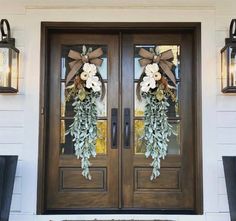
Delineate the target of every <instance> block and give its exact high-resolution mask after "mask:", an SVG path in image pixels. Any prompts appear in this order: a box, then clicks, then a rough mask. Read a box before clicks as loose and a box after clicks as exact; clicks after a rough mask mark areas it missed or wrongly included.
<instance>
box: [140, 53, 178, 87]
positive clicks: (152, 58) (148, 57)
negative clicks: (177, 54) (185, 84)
mask: <svg viewBox="0 0 236 221" xmlns="http://www.w3.org/2000/svg"><path fill="white" fill-rule="evenodd" d="M139 55H140V56H141V57H142V58H141V59H139V63H140V65H141V66H146V65H147V64H151V63H157V64H158V65H159V66H160V67H161V69H162V70H163V71H164V73H165V74H166V75H167V76H168V77H169V78H170V80H171V81H172V82H173V83H174V84H176V80H175V76H174V74H173V73H172V71H171V68H172V67H173V65H174V64H173V63H172V62H170V61H168V60H170V59H173V58H174V55H173V52H172V50H171V49H170V50H167V51H164V52H162V53H160V54H158V55H156V54H154V53H152V52H150V51H147V50H145V49H144V48H141V49H140V51H139Z"/></svg>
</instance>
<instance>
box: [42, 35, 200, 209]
mask: <svg viewBox="0 0 236 221" xmlns="http://www.w3.org/2000/svg"><path fill="white" fill-rule="evenodd" d="M116 33H117V32H116ZM49 43H50V50H49V52H48V53H49V54H50V62H49V67H50V70H49V78H48V82H47V87H48V89H49V90H48V91H49V93H48V115H47V116H46V125H47V127H46V129H47V131H48V136H47V143H46V177H45V178H46V179H45V180H46V182H45V210H46V211H48V212H49V213H50V211H69V213H70V211H84V210H85V211H92V210H95V211H108V212H109V211H111V210H114V211H116V212H121V213H122V211H126V212H127V210H130V211H134V212H135V211H136V212H137V211H139V212H140V211H143V212H145V211H150V210H151V211H161V210H162V211H163V210H165V211H184V212H183V213H185V212H187V213H188V211H189V212H194V211H195V210H196V174H195V171H196V168H195V165H196V164H195V160H196V156H195V153H196V141H195V138H194V133H195V131H194V130H195V115H196V112H195V111H196V109H195V108H194V104H195V103H194V99H193V98H194V97H195V94H194V85H195V84H194V79H195V80H196V77H194V75H193V63H192V60H193V36H192V34H191V33H188V32H173V33H172V32H168V33H165V32H163V31H162V32H157V33H150V32H148V33H146V34H145V32H140V33H135V34H128V33H125V31H124V32H120V33H117V34H94V33H53V34H51V37H50V42H49ZM83 45H86V46H90V47H92V48H93V49H96V48H98V47H102V49H103V51H104V55H103V57H102V58H103V65H102V66H101V67H100V69H99V71H100V73H101V75H102V77H103V79H104V80H105V83H106V97H105V99H104V101H103V102H99V103H98V109H99V111H98V113H99V116H98V124H97V125H98V129H99V131H100V133H101V134H100V136H99V139H98V140H97V157H96V158H92V159H91V163H92V166H91V168H90V170H91V175H92V180H86V179H85V178H84V177H83V176H82V175H81V168H80V160H78V159H76V157H75V156H74V149H73V142H72V138H71V137H70V136H68V135H67V136H65V131H66V130H67V129H68V127H69V125H70V124H71V123H72V120H73V116H74V113H73V108H72V106H71V103H68V102H65V78H66V75H67V73H68V72H69V67H68V63H69V61H70V60H69V59H68V57H67V55H68V52H69V50H70V49H73V50H76V51H81V50H82V46H83ZM156 46H159V51H160V52H162V51H165V50H168V49H172V51H173V53H174V60H173V62H174V63H175V69H173V71H174V73H175V76H176V80H177V99H178V102H177V104H174V103H173V102H171V101H170V104H171V105H170V107H169V111H168V116H169V122H170V123H171V124H172V126H173V128H174V130H175V131H176V132H177V136H172V137H171V138H170V143H169V147H168V155H167V157H166V159H165V160H162V161H161V170H160V172H161V175H160V176H159V177H158V178H157V179H155V180H152V181H151V180H150V175H151V167H150V163H151V159H146V157H145V155H144V152H145V145H144V143H143V142H142V140H141V139H140V138H141V136H142V133H143V127H144V122H143V118H144V102H143V101H138V100H137V98H136V94H135V90H136V85H137V80H138V78H139V77H140V75H141V73H142V68H141V67H140V65H139V63H138V60H139V58H140V57H139V55H138V51H139V50H140V48H141V47H143V48H145V49H147V50H149V49H150V48H155V47H156ZM114 108H116V109H117V118H118V125H117V127H118V130H117V144H116V145H115V147H112V145H111V126H112V122H111V115H112V109H114ZM127 122H128V126H129V129H128V130H126V129H127ZM127 132H128V133H127ZM200 194H201V193H200Z"/></svg>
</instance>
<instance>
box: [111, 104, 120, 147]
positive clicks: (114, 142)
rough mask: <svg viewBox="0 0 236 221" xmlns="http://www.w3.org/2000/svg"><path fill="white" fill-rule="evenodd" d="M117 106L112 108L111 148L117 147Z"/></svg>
mask: <svg viewBox="0 0 236 221" xmlns="http://www.w3.org/2000/svg"><path fill="white" fill-rule="evenodd" d="M117 112H118V111H117V108H112V109H111V148H112V149H116V148H117V114H118V113H117Z"/></svg>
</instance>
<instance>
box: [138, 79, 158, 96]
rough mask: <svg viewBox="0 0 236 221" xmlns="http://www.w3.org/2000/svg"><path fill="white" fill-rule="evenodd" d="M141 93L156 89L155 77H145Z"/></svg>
mask: <svg viewBox="0 0 236 221" xmlns="http://www.w3.org/2000/svg"><path fill="white" fill-rule="evenodd" d="M140 86H141V91H143V92H148V91H149V89H150V88H152V89H154V88H155V87H156V81H155V80H154V78H153V77H148V76H147V77H144V78H143V81H142V82H141V83H140Z"/></svg>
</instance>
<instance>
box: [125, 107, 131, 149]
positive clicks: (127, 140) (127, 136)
mask: <svg viewBox="0 0 236 221" xmlns="http://www.w3.org/2000/svg"><path fill="white" fill-rule="evenodd" d="M124 148H126V149H129V148H130V109H129V108H125V109H124Z"/></svg>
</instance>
